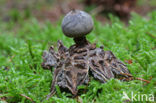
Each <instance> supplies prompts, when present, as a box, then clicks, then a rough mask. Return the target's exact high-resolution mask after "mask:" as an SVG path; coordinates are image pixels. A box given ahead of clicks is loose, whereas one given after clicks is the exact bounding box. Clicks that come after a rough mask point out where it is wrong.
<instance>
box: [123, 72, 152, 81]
mask: <svg viewBox="0 0 156 103" xmlns="http://www.w3.org/2000/svg"><path fill="white" fill-rule="evenodd" d="M121 74H122V75H124V76H129V77H133V76H132V75H131V74H127V73H121ZM133 80H140V81H143V82H146V83H150V81H148V80H145V79H143V78H137V77H133Z"/></svg>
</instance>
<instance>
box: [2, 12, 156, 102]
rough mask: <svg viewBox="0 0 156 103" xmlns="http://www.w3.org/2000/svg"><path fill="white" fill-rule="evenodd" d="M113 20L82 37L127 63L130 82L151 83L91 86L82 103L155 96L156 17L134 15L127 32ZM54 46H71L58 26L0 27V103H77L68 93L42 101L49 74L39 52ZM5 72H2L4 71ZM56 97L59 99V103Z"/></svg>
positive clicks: (93, 83) (112, 82) (30, 23)
mask: <svg viewBox="0 0 156 103" xmlns="http://www.w3.org/2000/svg"><path fill="white" fill-rule="evenodd" d="M111 18H112V24H111V25H110V24H106V25H102V24H100V23H99V22H97V21H95V28H94V30H93V32H92V33H91V34H90V35H88V36H87V38H88V40H90V41H91V42H96V43H97V46H98V47H99V46H100V45H104V49H105V50H111V51H112V52H113V53H114V54H115V55H116V56H117V57H118V58H119V59H120V60H121V61H123V62H124V63H125V60H132V62H133V63H132V64H127V63H125V64H127V66H128V68H129V70H130V72H131V73H132V75H134V76H135V77H141V78H144V79H148V80H149V79H150V78H152V80H151V83H150V84H148V85H144V83H143V82H141V81H137V80H134V81H130V82H121V81H119V80H116V79H112V80H110V81H109V82H108V83H105V84H101V83H99V82H98V81H95V80H92V81H91V82H90V83H89V85H88V86H81V87H79V89H83V88H85V89H86V92H85V93H82V94H81V95H80V98H81V101H82V102H83V103H88V102H91V103H93V102H96V103H103V102H105V103H121V102H123V100H122V96H123V91H124V92H126V93H127V94H128V95H129V96H130V94H131V92H132V91H133V92H134V93H140V94H151V93H153V94H155V95H156V89H155V86H154V85H155V84H154V83H155V82H156V61H155V60H156V49H155V47H156V39H154V38H152V37H151V36H150V35H149V34H151V35H153V36H155V37H156V35H155V34H156V27H155V26H156V22H155V21H156V12H155V11H153V12H151V13H150V14H149V19H148V20H147V19H145V18H143V17H141V16H139V15H137V14H133V17H132V19H131V20H130V21H129V26H127V27H126V26H125V25H124V24H122V23H121V22H120V21H119V20H118V19H116V18H114V17H111ZM57 40H62V41H63V43H64V44H65V45H66V46H67V47H69V46H70V45H72V44H73V43H74V42H73V41H72V39H70V38H67V37H65V36H64V35H63V34H62V31H61V26H60V22H58V24H57V25H55V26H54V25H52V24H51V23H50V22H46V23H44V24H43V23H42V24H41V23H39V22H38V21H37V20H35V19H29V20H27V21H23V20H21V21H19V24H18V25H17V24H15V23H12V22H9V23H3V22H1V23H0V97H7V101H8V102H11V103H12V102H16V103H17V102H22V103H31V102H30V101H29V100H27V99H25V98H24V97H22V96H20V94H25V95H27V96H29V97H31V98H32V99H33V100H34V101H36V102H37V103H39V102H41V101H42V100H44V101H43V102H45V103H49V102H50V101H51V102H52V101H55V102H59V103H71V102H72V103H76V102H77V100H76V99H72V98H68V97H67V96H68V95H71V94H68V93H62V94H60V91H59V88H57V91H59V93H56V95H54V96H53V97H52V98H50V100H49V101H47V100H45V96H46V95H47V94H48V93H49V89H50V83H51V80H52V75H51V73H50V71H47V70H43V69H42V68H41V65H40V64H41V62H42V52H43V50H45V49H48V47H49V46H50V45H54V46H55V47H56V44H57V43H56V42H57ZM4 69H7V70H4ZM60 96H61V98H60Z"/></svg>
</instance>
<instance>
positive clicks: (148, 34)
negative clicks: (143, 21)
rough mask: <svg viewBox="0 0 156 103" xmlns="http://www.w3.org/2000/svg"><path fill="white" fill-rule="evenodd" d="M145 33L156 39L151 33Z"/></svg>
mask: <svg viewBox="0 0 156 103" xmlns="http://www.w3.org/2000/svg"><path fill="white" fill-rule="evenodd" d="M147 35H149V36H150V37H152V38H153V39H156V36H154V35H152V34H151V33H149V32H147Z"/></svg>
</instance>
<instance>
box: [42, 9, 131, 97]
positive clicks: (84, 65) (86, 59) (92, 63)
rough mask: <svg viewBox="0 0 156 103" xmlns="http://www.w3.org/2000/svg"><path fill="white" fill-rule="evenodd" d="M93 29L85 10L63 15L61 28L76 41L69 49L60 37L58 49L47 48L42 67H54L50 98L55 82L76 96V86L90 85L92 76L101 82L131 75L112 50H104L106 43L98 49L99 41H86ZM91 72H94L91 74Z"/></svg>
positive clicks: (90, 19)
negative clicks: (97, 42) (92, 42)
mask: <svg viewBox="0 0 156 103" xmlns="http://www.w3.org/2000/svg"><path fill="white" fill-rule="evenodd" d="M92 29H93V20H92V18H91V16H90V15H89V14H88V13H86V12H84V11H80V10H72V11H71V12H69V13H68V14H67V15H66V16H65V17H64V19H63V22H62V31H63V33H64V34H65V35H66V36H68V37H71V38H73V39H74V41H75V44H74V45H72V46H70V48H66V47H65V46H64V45H63V44H62V42H61V41H60V40H59V41H58V47H57V48H58V52H55V51H54V48H53V47H52V46H51V47H50V48H49V51H44V53H43V63H42V67H43V68H45V69H50V70H52V68H54V72H53V81H52V84H51V90H50V94H49V95H48V97H47V99H48V98H49V97H50V96H51V95H52V94H54V93H55V86H56V85H58V86H59V87H61V88H67V89H69V91H71V93H72V94H73V95H77V93H78V90H77V87H78V86H79V85H82V84H88V82H89V78H90V77H91V76H93V77H94V78H95V79H97V80H99V81H100V82H101V83H105V82H107V81H108V80H109V79H111V78H116V77H118V76H122V77H124V78H127V76H126V75H123V74H124V73H125V74H126V73H127V74H129V70H128V69H127V67H126V65H125V64H123V63H122V62H121V61H120V60H118V59H117V58H116V57H115V55H114V54H113V53H112V52H111V51H104V50H103V46H101V47H100V48H96V44H91V43H90V42H89V41H88V40H86V37H85V35H87V34H88V33H90V32H91V31H92ZM89 71H90V72H91V74H92V75H89ZM124 78H123V79H122V80H124Z"/></svg>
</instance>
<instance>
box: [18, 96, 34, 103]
mask: <svg viewBox="0 0 156 103" xmlns="http://www.w3.org/2000/svg"><path fill="white" fill-rule="evenodd" d="M20 96H22V97H25V98H26V99H28V100H30V101H31V102H32V103H35V101H33V100H32V99H31V98H30V97H28V96H26V95H24V94H20Z"/></svg>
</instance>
